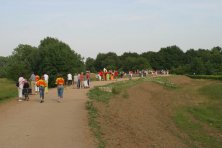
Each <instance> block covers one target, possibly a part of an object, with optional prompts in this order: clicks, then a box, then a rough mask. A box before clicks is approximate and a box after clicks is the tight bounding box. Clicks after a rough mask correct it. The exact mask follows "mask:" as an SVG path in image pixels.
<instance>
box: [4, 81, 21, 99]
mask: <svg viewBox="0 0 222 148" xmlns="http://www.w3.org/2000/svg"><path fill="white" fill-rule="evenodd" d="M0 88H1V89H0V103H1V102H4V101H7V100H9V99H11V98H13V97H16V96H17V93H18V92H17V87H16V86H15V82H13V81H10V80H8V79H4V78H1V79H0Z"/></svg>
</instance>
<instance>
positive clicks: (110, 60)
mask: <svg viewBox="0 0 222 148" xmlns="http://www.w3.org/2000/svg"><path fill="white" fill-rule="evenodd" d="M119 67H120V59H119V57H118V56H117V54H116V53H114V52H108V53H106V54H104V53H99V54H98V55H97V57H96V60H95V69H96V71H100V70H102V69H103V68H107V69H108V70H115V69H117V68H119Z"/></svg>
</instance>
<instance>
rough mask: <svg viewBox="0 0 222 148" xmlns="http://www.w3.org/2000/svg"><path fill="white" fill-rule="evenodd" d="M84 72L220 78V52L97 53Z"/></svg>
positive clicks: (175, 48) (165, 50) (175, 49)
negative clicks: (147, 72)
mask: <svg viewBox="0 0 222 148" xmlns="http://www.w3.org/2000/svg"><path fill="white" fill-rule="evenodd" d="M85 64H86V68H87V69H89V70H91V71H99V70H101V69H103V68H104V67H106V68H108V69H118V70H122V71H125V72H127V71H129V70H137V69H139V70H141V69H153V70H169V71H170V73H174V74H198V75H201V74H202V75H211V74H215V75H217V74H222V49H221V47H214V48H212V49H211V50H208V49H198V50H194V49H190V50H187V51H186V52H183V51H182V50H181V49H180V48H179V47H177V46H170V47H166V48H161V49H160V50H159V51H158V52H153V51H148V52H144V53H142V54H138V53H130V52H128V53H127V52H125V53H124V54H123V55H121V56H117V54H116V53H113V52H109V53H106V54H104V53H99V54H98V55H97V57H96V59H92V58H87V59H86V63H85Z"/></svg>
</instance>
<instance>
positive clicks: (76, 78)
mask: <svg viewBox="0 0 222 148" xmlns="http://www.w3.org/2000/svg"><path fill="white" fill-rule="evenodd" d="M77 84H78V75H77V74H76V73H75V75H74V81H73V85H74V86H75V85H77Z"/></svg>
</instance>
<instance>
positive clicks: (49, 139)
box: [0, 81, 111, 148]
mask: <svg viewBox="0 0 222 148" xmlns="http://www.w3.org/2000/svg"><path fill="white" fill-rule="evenodd" d="M110 82H111V81H109V82H104V81H101V82H92V83H91V84H92V87H93V86H96V85H104V84H107V83H110ZM88 91H89V89H73V88H72V87H66V88H65V90H64V102H62V103H58V102H57V101H56V99H57V92H56V89H50V91H49V93H48V94H46V96H45V102H44V103H39V102H40V100H39V95H35V96H30V101H22V102H17V101H15V100H13V101H10V102H8V103H4V104H1V105H0V147H1V148H40V147H41V148H94V147H96V145H95V143H94V140H93V136H92V135H91V132H90V130H89V127H88V119H87V111H86V109H85V102H86V101H87V92H88Z"/></svg>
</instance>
